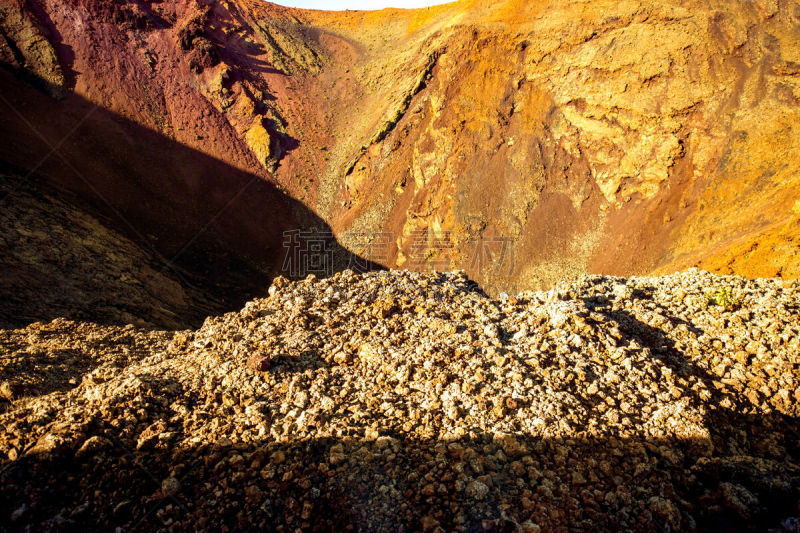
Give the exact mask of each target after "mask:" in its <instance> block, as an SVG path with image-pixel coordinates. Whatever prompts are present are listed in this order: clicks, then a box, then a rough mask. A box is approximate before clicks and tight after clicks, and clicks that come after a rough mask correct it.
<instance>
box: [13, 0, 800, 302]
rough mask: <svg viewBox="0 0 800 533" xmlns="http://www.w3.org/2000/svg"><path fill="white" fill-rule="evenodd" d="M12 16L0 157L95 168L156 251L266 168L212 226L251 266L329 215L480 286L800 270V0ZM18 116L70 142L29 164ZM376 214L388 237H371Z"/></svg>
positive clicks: (36, 147)
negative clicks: (685, 272) (284, 236)
mask: <svg viewBox="0 0 800 533" xmlns="http://www.w3.org/2000/svg"><path fill="white" fill-rule="evenodd" d="M0 27H2V32H1V33H0V35H2V40H0V58H2V60H3V62H4V63H6V64H7V65H8V66H9V68H10V69H11V71H13V72H15V73H16V74H15V76H16V78H17V79H12V78H11V75H10V74H4V75H3V77H2V80H0V82H1V83H2V87H3V90H2V94H3V96H4V99H6V100H7V102H4V103H3V105H4V106H6V107H7V106H8V104H10V105H11V106H13V107H15V108H16V109H17V111H19V115H17V113H15V112H10V110H8V111H9V112H7V113H5V115H4V116H5V117H7V120H5V121H4V123H3V125H2V128H1V129H0V141H1V142H0V158H2V159H3V160H6V161H7V162H10V163H13V164H14V165H15V166H16V167H18V168H22V169H24V170H31V169H35V170H36V171H37V172H38V173H40V174H44V175H46V176H48V177H49V178H50V179H51V180H53V181H54V182H57V183H59V184H61V185H63V186H65V187H67V188H69V189H71V190H73V191H76V192H78V193H79V194H80V195H83V196H88V197H91V196H92V194H91V193H92V191H91V190H89V189H91V187H87V186H86V184H85V183H82V182H81V181H90V182H91V183H92V184H93V186H94V187H96V188H99V189H101V193H102V195H103V196H104V198H105V199H106V200H107V203H108V204H110V205H111V206H113V208H114V209H115V210H117V211H119V212H120V213H121V214H122V215H123V216H124V217H125V218H127V219H129V220H130V221H131V222H132V223H133V225H135V226H136V229H137V231H138V232H139V233H142V234H144V235H146V234H151V235H153V236H155V237H157V238H158V240H159V242H158V247H159V249H160V250H162V251H165V252H169V251H174V250H175V249H180V247H181V246H182V245H183V244H185V243H186V242H187V241H189V240H191V238H192V236H193V235H194V234H195V233H196V232H197V230H198V228H202V227H204V226H205V224H206V223H207V221H208V220H209V219H211V218H213V217H214V216H215V214H216V213H217V212H218V211H219V209H220V208H221V207H222V206H224V205H225V203H226V201H228V200H229V199H230V198H231V196H232V195H235V194H236V193H238V192H239V191H240V190H241V189H242V188H243V187H244V186H246V185H247V184H248V183H249V180H250V179H251V178H255V179H256V180H257V181H256V182H255V184H254V185H251V186H248V187H250V188H248V190H247V192H246V193H245V194H243V196H244V197H246V198H247V199H248V200H249V201H250V202H251V207H248V206H244V205H237V206H236V207H235V208H233V209H227V210H226V211H225V216H224V217H221V218H222V219H221V220H215V222H214V224H212V226H213V228H211V231H209V232H204V233H208V235H207V236H208V237H209V240H211V241H216V242H220V240H221V242H223V243H224V247H225V248H227V249H228V250H229V251H230V252H232V253H233V254H234V255H235V256H237V257H239V258H245V259H247V260H248V261H250V262H251V263H252V264H253V265H254V266H255V267H256V268H258V269H260V270H261V271H267V272H269V271H270V270H273V269H274V268H275V265H276V264H278V263H280V258H279V257H278V256H279V255H280V250H279V248H280V239H279V234H280V232H281V231H282V230H283V229H285V228H294V227H298V226H309V225H320V226H323V227H327V226H330V228H332V229H333V230H334V232H335V233H336V234H337V236H338V238H339V240H340V241H342V242H343V244H345V245H346V246H348V247H349V248H350V249H351V250H352V251H354V252H356V253H361V254H363V255H367V256H369V255H371V254H372V255H373V259H377V260H379V261H380V262H382V263H383V264H385V265H386V266H389V267H402V268H412V269H424V268H438V269H447V268H449V267H463V268H466V269H467V270H468V272H469V273H470V275H471V276H472V277H473V278H475V279H476V280H478V281H480V282H481V283H482V284H483V285H484V286H486V287H487V288H489V289H506V290H515V289H521V288H527V287H531V286H537V285H548V284H550V283H552V282H553V281H555V280H557V279H561V278H563V277H564V276H572V275H577V274H580V273H582V272H587V271H589V272H598V273H617V274H625V273H636V272H639V273H644V272H652V271H657V272H666V271H671V270H674V269H676V268H684V267H686V266H689V265H695V264H697V265H702V266H704V267H706V268H711V269H712V270H715V271H720V272H734V273H741V274H745V275H749V276H776V275H779V276H784V277H796V276H797V275H798V264H800V261H798V252H797V239H798V220H800V208H798V205H800V204H798V203H797V202H798V201H800V197H798V193H797V191H798V190H800V188H799V187H798V185H799V184H798V179H799V178H798V176H800V173H798V163H797V161H798V160H800V159H798V153H800V144H798V139H800V135H797V134H796V128H797V123H798V114H799V113H800V105H798V103H800V78H798V72H800V70H798V65H800V46H798V44H797V43H798V42H800V39H798V36H800V33H798V32H800V29H799V28H800V4H798V3H797V2H796V1H786V2H770V1H767V0H763V1H757V2H746V3H741V2H736V3H729V4H726V5H724V6H717V7H712V6H709V5H707V4H704V3H702V2H695V1H691V2H668V3H666V4H664V3H663V2H658V3H656V2H650V1H636V2H627V3H624V4H619V3H617V2H596V1H592V2H588V1H575V2H569V3H564V2H552V3H548V2H519V1H511V0H508V1H500V2H493V3H481V2H472V1H463V2H457V3H454V4H447V5H444V6H438V7H435V8H429V9H424V10H415V11H403V10H385V11H380V12H341V13H326V12H319V11H303V10H295V9H288V8H283V7H280V6H275V5H272V4H269V3H264V2H259V1H256V0H238V1H227V2H205V1H198V0H194V1H190V2H177V1H164V2H147V1H143V0H128V1H124V2H110V1H105V0H60V1H57V2H41V1H39V0H30V1H27V2H22V0H13V1H9V2H6V3H5V4H4V5H3V7H2V8H0ZM29 84H33V85H38V86H39V87H40V88H41V89H42V90H44V91H45V92H46V93H49V94H50V96H46V95H45V94H44V93H38V92H36V91H32V90H31V89H30V85H29ZM53 97H56V98H60V100H58V101H56V100H54V99H53ZM94 106H98V108H97V110H96V111H95V112H94V113H92V115H91V116H90V117H89V118H88V119H86V120H85V122H82V123H81V125H80V127H79V128H78V130H77V132H76V133H75V134H72V135H68V133H69V132H70V131H71V130H72V129H73V127H75V125H76V124H78V123H79V122H80V121H81V120H82V119H83V118H84V116H85V115H86V113H88V112H89V111H90V110H92V109H94ZM31 126H32V127H33V128H35V129H36V130H38V131H40V132H42V133H43V135H44V136H45V137H46V138H47V139H48V142H49V143H50V144H52V145H55V144H57V143H59V142H60V141H61V140H62V139H65V140H64V141H63V144H61V145H59V150H58V152H57V154H55V155H51V156H50V157H49V158H48V159H47V161H45V163H44V164H41V165H40V164H39V163H38V162H39V161H40V160H41V158H42V157H43V156H45V155H47V154H48V152H50V151H51V148H50V147H49V146H48V145H46V144H43V143H42V142H41V140H40V139H39V138H38V136H37V135H36V134H35V133H33V132H32V128H31ZM65 137H66V138H65ZM60 155H63V156H64V158H63V159H66V160H67V161H68V162H69V163H68V164H67V163H64V161H63V160H62V158H61V157H60ZM65 165H66V166H67V167H69V166H73V167H75V168H76V170H78V171H79V172H80V173H81V174H82V175H83V176H84V178H85V180H78V179H76V178H75V177H74V172H73V171H72V170H71V169H70V168H65ZM234 169H235V170H234ZM251 188H257V189H259V190H258V191H256V192H253V191H252V190H251ZM286 196H289V197H291V198H293V199H295V200H296V201H297V203H296V205H295V204H294V203H293V202H291V201H290V200H289V199H288V198H286ZM95 203H98V202H97V199H96V198H95ZM106 209H109V208H108V206H106ZM298 213H299V214H298ZM317 217H319V218H317ZM323 220H324V222H323ZM276 224H277V226H276ZM383 232H388V233H389V234H390V235H391V236H390V237H389V238H386V239H385V240H386V242H387V243H388V245H389V249H388V251H387V252H386V253H385V254H383V255H381V256H376V254H375V253H374V250H372V251H371V250H370V249H369V247H368V245H367V244H366V240H368V239H365V238H364V237H363V235H364V234H374V233H383ZM354 235H359V236H360V237H359V238H355V237H354ZM502 239H507V240H508V244H509V245H510V246H511V247H513V261H512V260H511V259H510V258H509V257H505V259H504V260H501V255H502V254H501V250H499V249H498V246H501V245H502V243H500V240H502ZM498 243H500V244H498ZM195 244H196V245H197V246H202V245H203V243H202V242H200V243H193V245H195ZM481 246H483V248H481ZM478 249H483V250H484V251H487V253H489V254H490V256H491V257H488V256H487V257H486V258H484V259H483V260H482V261H481V260H479V259H476V253H477V250H478Z"/></svg>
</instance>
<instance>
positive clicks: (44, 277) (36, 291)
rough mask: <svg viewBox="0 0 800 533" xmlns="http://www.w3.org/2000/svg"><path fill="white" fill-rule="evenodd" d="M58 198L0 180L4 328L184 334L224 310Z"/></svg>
mask: <svg viewBox="0 0 800 533" xmlns="http://www.w3.org/2000/svg"><path fill="white" fill-rule="evenodd" d="M58 196H63V194H62V195H59V194H58V193H57V192H56V191H45V190H42V189H41V188H39V187H37V185H36V184H35V183H31V182H30V180H26V179H25V178H24V177H20V176H15V177H13V178H12V177H10V176H0V207H1V208H0V300H2V302H3V305H2V308H0V324H2V326H3V327H10V326H12V325H13V326H21V325H25V324H28V323H30V322H33V321H35V320H37V319H41V318H43V317H47V318H48V319H53V318H72V319H84V320H87V319H88V320H93V321H100V322H105V323H113V324H137V325H138V326H140V327H156V326H157V327H161V328H169V329H181V328H185V327H189V326H191V325H196V324H200V323H202V321H203V319H205V317H206V316H207V315H208V314H210V313H213V312H215V311H218V310H219V309H221V308H224V307H225V306H224V305H223V303H222V302H220V301H219V300H217V299H215V298H212V297H210V296H211V295H210V294H208V293H207V291H203V290H202V289H203V288H204V287H202V286H200V287H198V286H197V284H196V280H194V279H193V278H192V277H191V276H190V275H189V274H188V273H187V272H185V271H184V270H182V269H181V268H179V267H177V266H176V265H174V264H172V265H170V264H168V263H166V262H164V261H159V260H158V258H157V257H154V254H153V251H152V250H146V249H142V248H141V247H140V246H138V245H137V244H136V243H134V242H132V241H131V240H129V239H127V238H125V237H123V236H122V235H119V234H118V233H116V232H115V231H113V230H111V229H109V227H108V225H109V224H108V222H107V221H106V222H105V223H103V222H101V220H99V219H97V218H95V217H94V216H92V215H91V214H89V213H87V212H86V211H85V210H82V209H80V208H79V207H78V206H77V205H75V204H74V203H70V202H68V201H66V200H65V199H63V198H58ZM193 282H195V283H193ZM213 292H215V293H216V292H221V291H220V290H219V289H217V290H216V291H213ZM231 292H232V293H233V294H235V292H236V291H231ZM233 301H235V299H234V300H233ZM228 303H229V304H230V303H231V302H228Z"/></svg>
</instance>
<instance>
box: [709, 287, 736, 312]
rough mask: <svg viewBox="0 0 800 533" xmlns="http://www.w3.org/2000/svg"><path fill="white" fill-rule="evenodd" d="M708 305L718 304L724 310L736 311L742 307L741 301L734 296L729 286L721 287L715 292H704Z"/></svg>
mask: <svg viewBox="0 0 800 533" xmlns="http://www.w3.org/2000/svg"><path fill="white" fill-rule="evenodd" d="M706 299H707V300H708V305H718V306H720V307H722V308H723V309H725V310H726V311H736V310H737V309H739V308H740V307H742V301H741V300H740V299H739V298H737V297H736V296H734V294H733V291H732V290H731V289H730V287H723V288H722V289H719V290H718V291H717V292H708V293H706Z"/></svg>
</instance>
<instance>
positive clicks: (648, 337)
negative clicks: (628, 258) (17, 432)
mask: <svg viewBox="0 0 800 533" xmlns="http://www.w3.org/2000/svg"><path fill="white" fill-rule="evenodd" d="M613 318H614V320H617V321H618V322H619V323H620V324H621V325H622V328H621V329H622V330H623V333H624V336H625V339H624V340H625V341H637V342H641V343H643V345H645V346H650V347H652V348H653V352H654V354H655V355H654V356H655V357H656V358H657V359H658V360H659V361H662V362H663V365H664V367H665V368H666V367H669V368H674V371H675V372H676V373H677V372H681V373H685V374H688V373H691V372H695V373H696V374H695V375H697V376H698V377H699V378H700V379H711V378H710V377H709V376H707V375H704V374H703V373H702V372H700V371H699V370H698V369H696V368H695V367H694V366H692V365H691V364H690V358H689V357H688V356H687V355H686V354H683V353H682V352H681V351H680V350H678V349H677V348H675V347H674V346H670V345H669V343H668V342H667V341H666V340H664V339H663V338H662V337H661V334H660V333H659V332H658V330H654V329H653V328H650V326H647V325H646V324H643V323H642V322H640V321H639V320H637V319H636V318H635V317H634V316H633V315H631V314H627V313H624V312H623V313H622V314H619V313H616V314H614V317H613ZM309 361H310V363H309V365H306V366H303V365H300V364H295V365H288V366H287V367H285V368H276V371H281V372H287V371H288V372H294V373H297V374H301V373H304V372H308V371H310V370H312V369H313V368H315V366H316V365H318V364H319V361H318V360H317V359H315V358H311V359H309ZM139 378H140V379H141V380H142V385H141V386H140V388H139V389H137V390H136V392H135V394H137V395H139V396H140V397H139V399H138V400H137V401H138V404H137V409H140V410H143V412H146V414H147V419H146V420H145V421H143V420H139V421H136V420H132V421H131V423H130V424H119V423H115V422H113V423H112V421H113V420H114V419H117V420H119V419H120V417H121V416H122V413H121V411H122V410H125V409H129V407H127V404H125V403H119V404H117V405H114V406H113V407H112V410H111V411H109V412H103V413H102V414H98V415H96V416H95V417H94V418H91V419H86V420H85V421H83V422H81V423H76V424H73V425H71V426H70V425H67V424H61V425H54V426H52V427H50V428H48V433H50V434H52V435H54V438H52V439H50V440H49V441H48V440H44V442H43V443H42V444H37V446H36V447H34V448H32V449H30V450H28V453H27V454H26V455H24V456H23V457H22V458H21V459H18V460H16V461H10V462H6V463H5V465H4V466H3V468H2V471H0V481H2V483H0V494H2V498H0V502H2V503H0V516H2V517H3V519H4V520H6V524H7V527H8V528H9V529H10V530H24V529H25V528H26V527H27V526H33V528H34V529H37V528H45V529H51V530H71V529H75V530H80V529H85V528H91V529H113V528H114V527H122V528H123V529H125V530H131V531H135V530H140V531H149V530H153V529H158V528H164V527H166V528H172V529H174V530H194V529H196V528H203V529H206V528H211V529H217V528H220V527H222V526H226V527H228V528H231V529H247V528H252V527H258V528H260V529H267V530H275V531H281V530H283V531H294V530H296V529H297V528H300V529H302V530H315V531H343V530H364V531H387V530H401V529H403V530H409V531H422V530H427V531H433V530H436V528H437V527H441V528H443V529H444V530H447V531H450V530H454V529H456V528H459V529H460V530H462V531H470V532H472V531H476V532H477V531H520V530H522V531H536V530H537V529H536V528H534V527H533V526H531V525H530V524H527V525H526V522H527V521H530V523H534V524H538V525H539V526H541V527H542V529H543V530H555V529H563V528H564V527H565V526H566V527H567V528H569V529H572V530H593V531H617V530H636V531H659V532H666V531H684V530H700V531H718V530H724V531H763V530H765V529H767V528H772V527H780V524H781V522H782V521H785V520H786V519H787V517H790V516H795V517H797V516H798V508H797V505H798V503H800V502H798V499H797V498H798V494H800V468H798V465H797V463H798V456H799V455H798V454H800V442H798V440H797V434H798V433H797V431H798V428H799V427H800V424H799V422H798V420H797V419H796V418H795V417H790V416H782V415H780V414H771V415H763V414H748V413H746V412H745V409H743V408H742V407H739V406H736V405H735V406H734V407H733V408H722V407H721V406H720V405H719V400H720V398H719V397H716V396H715V397H712V398H711V399H710V400H703V399H702V398H700V397H699V396H696V395H695V394H694V391H693V390H692V389H691V388H690V386H689V385H688V384H687V385H686V386H685V389H686V390H684V391H682V393H683V394H684V396H685V397H687V398H688V399H689V401H690V403H691V404H692V406H693V407H701V406H702V407H703V408H705V409H706V410H707V412H708V418H707V420H706V426H707V429H708V430H709V438H679V437H669V438H647V437H644V436H636V435H615V434H610V435H607V436H599V437H593V438H577V437H576V438H543V437H536V436H532V435H527V434H519V435H513V436H511V435H508V434H506V435H501V434H491V433H485V432H478V431H475V432H472V433H470V434H468V435H466V436H464V437H462V438H457V439H456V438H453V439H445V438H422V437H419V436H415V435H413V434H412V433H411V432H408V431H403V430H401V429H400V428H389V427H386V428H382V429H381V431H380V432H381V434H382V436H381V437H379V438H377V439H374V438H367V437H366V434H365V430H366V429H367V426H366V425H365V424H359V422H358V421H356V420H353V421H352V424H351V425H350V426H347V427H342V428H341V430H338V433H337V434H335V435H331V436H330V437H324V438H319V437H305V438H303V437H300V438H292V434H294V435H302V434H304V433H306V434H312V433H314V426H313V421H312V422H311V423H310V425H309V427H308V428H306V429H307V431H304V430H303V429H302V428H297V427H292V428H283V433H282V435H273V436H272V437H265V438H263V439H260V440H257V441H256V442H250V443H246V444H234V443H231V442H230V441H228V440H227V439H226V438H224V437H223V435H230V434H238V433H241V432H242V431H243V430H244V429H245V428H234V427H232V426H231V425H230V424H228V425H225V424H226V423H225V421H224V417H223V418H222V419H221V418H219V417H217V418H215V419H213V420H212V418H213V417H210V416H209V414H208V410H210V409H214V410H218V409H221V410H222V412H223V413H226V414H228V415H230V417H231V418H233V415H234V414H235V413H240V412H241V411H242V410H245V409H248V408H249V407H250V406H252V405H256V406H258V405H257V404H253V403H252V402H251V401H248V402H240V400H239V399H236V398H230V397H226V394H225V391H224V390H223V391H220V390H218V389H217V390H210V391H209V392H208V396H207V397H205V398H199V397H195V396H191V397H189V396H185V395H184V397H185V400H182V401H185V402H188V404H187V408H188V409H189V411H190V412H191V413H193V415H192V416H191V417H190V416H186V417H180V416H179V417H175V411H174V410H173V409H172V407H171V406H170V405H168V404H169V402H165V401H162V398H163V394H164V391H170V394H173V395H174V396H175V397H178V396H180V394H181V393H180V387H181V385H180V384H179V383H176V382H173V381H170V379H168V378H165V377H163V376H158V375H140V376H139ZM249 400H257V398H250V399H249ZM260 409H262V410H263V412H264V415H265V417H266V418H265V420H266V421H267V422H266V424H267V427H268V428H269V427H270V423H269V422H268V420H269V419H270V417H272V416H273V415H274V417H275V418H278V415H277V413H275V412H274V411H277V410H278V406H277V405H268V406H261V407H260ZM430 415H431V416H433V417H434V419H435V417H437V416H438V417H441V416H442V414H441V413H440V412H439V413H437V412H436V411H432V412H431V413H430ZM189 419H191V422H189V423H188V424H184V423H183V421H184V420H189ZM367 419H373V420H381V414H380V412H379V411H378V410H376V411H375V412H374V413H372V414H371V416H369V417H367ZM153 421H160V422H155V423H154V424H151V422H153ZM193 426H194V428H195V430H194V431H196V428H199V427H204V428H207V429H209V430H213V433H215V434H217V435H219V436H220V438H219V439H218V440H216V441H215V442H198V443H196V444H187V441H185V440H184V439H185V438H186V437H187V436H188V435H189V434H190V433H191V431H192V429H191V428H192V427H193ZM154 428H155V429H154ZM274 429H277V430H278V432H279V433H280V431H281V428H280V427H274ZM661 429H663V430H664V431H665V432H667V433H670V432H672V433H676V432H677V431H678V430H676V428H672V429H670V428H669V427H663V428H661ZM93 437H96V438H93ZM176 442H183V444H181V445H176V444H174V443H176ZM795 520H796V519H795ZM785 523H786V524H787V526H786V527H787V529H789V528H791V527H792V525H791V523H790V522H788V521H786V522H785ZM795 523H796V522H795ZM526 527H527V529H525V528H526ZM790 530H791V529H790Z"/></svg>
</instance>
